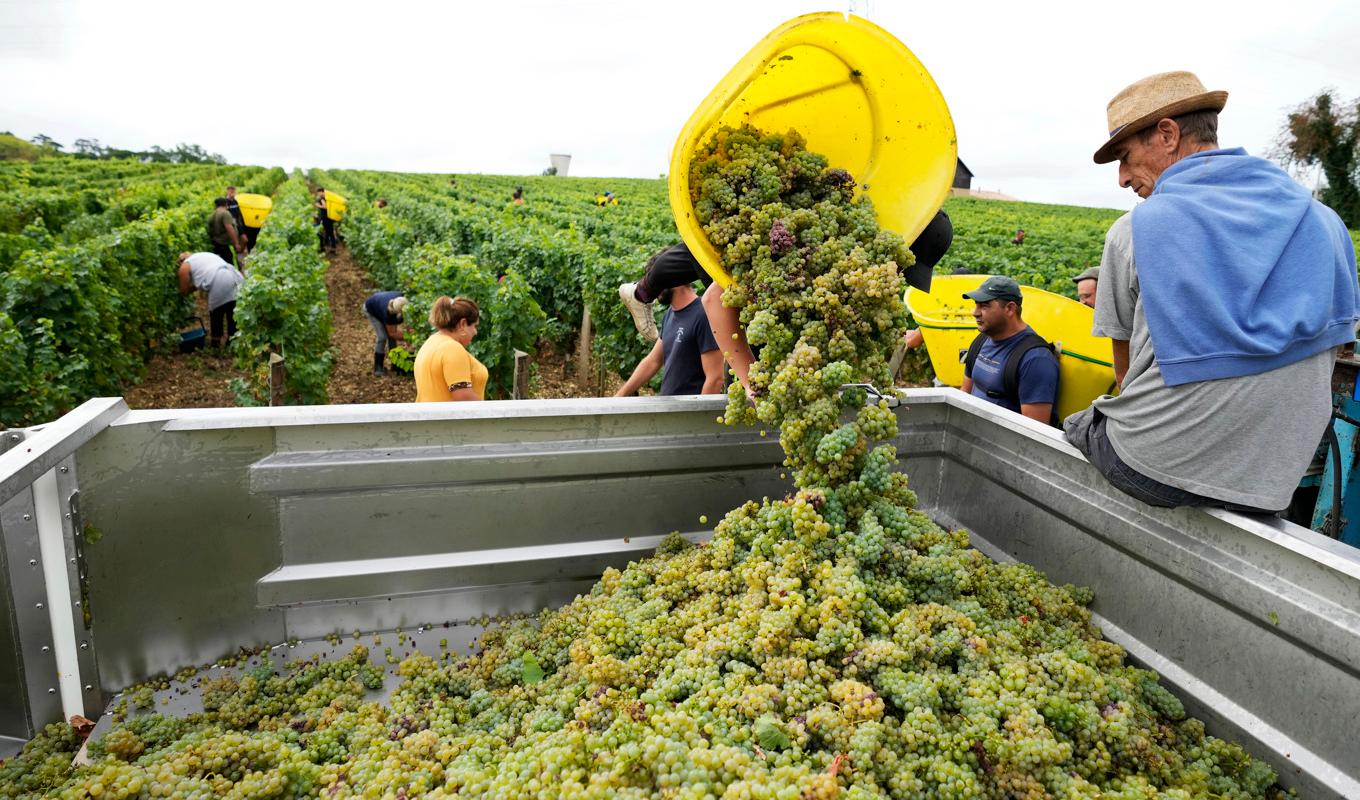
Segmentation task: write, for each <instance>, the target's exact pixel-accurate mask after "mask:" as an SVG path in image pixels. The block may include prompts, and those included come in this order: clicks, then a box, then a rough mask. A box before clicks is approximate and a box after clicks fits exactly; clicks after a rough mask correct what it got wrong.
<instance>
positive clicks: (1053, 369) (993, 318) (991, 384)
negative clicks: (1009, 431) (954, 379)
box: [960, 275, 1058, 424]
mask: <svg viewBox="0 0 1360 800" xmlns="http://www.w3.org/2000/svg"><path fill="white" fill-rule="evenodd" d="M963 296H964V297H966V298H968V299H970V300H972V301H973V302H974V304H975V305H974V307H973V319H975V320H977V326H978V332H979V333H981V334H982V335H983V336H985V337H986V339H985V340H984V341H983V342H982V347H981V349H980V350H978V354H977V358H976V360H974V361H973V363H972V365H971V366H968V365H965V367H964V378H963V386H962V387H960V388H962V389H963V391H965V392H968V393H969V394H971V395H973V396H974V397H980V398H982V399H983V400H986V401H987V402H989V403H995V404H996V405H999V406H1001V407H1002V408H1006V409H1009V410H1011V411H1014V412H1016V413H1017V414H1024V415H1025V416H1027V417H1029V418H1030V419H1034V420H1038V421H1039V422H1042V423H1044V424H1050V423H1052V421H1053V408H1054V406H1055V405H1057V402H1058V359H1057V356H1055V355H1053V351H1052V350H1051V349H1050V348H1049V347H1047V346H1046V343H1043V341H1042V340H1040V342H1039V346H1031V347H1027V348H1026V349H1025V350H1024V352H1022V353H1018V350H1019V348H1020V347H1021V346H1022V345H1025V344H1026V340H1028V339H1031V338H1037V337H1038V334H1037V333H1035V332H1034V329H1033V328H1031V327H1030V326H1029V325H1028V324H1026V322H1025V321H1024V320H1023V319H1022V318H1021V316H1020V307H1021V303H1022V299H1021V295H1020V285H1019V284H1018V283H1016V282H1015V281H1014V280H1012V279H1010V278H1007V277H1004V276H1000V275H994V276H992V277H990V278H988V279H987V280H986V281H984V282H983V284H982V285H981V286H979V287H978V288H977V289H974V290H973V291H971V292H967V293H966V294H964V295H963ZM1012 354H1018V357H1019V358H1020V364H1019V371H1018V373H1017V376H1016V377H1017V380H1016V385H1015V387H1014V391H1013V392H1012V391H1007V387H1006V381H1005V374H1006V363H1007V361H1009V360H1010V359H1011V358H1012V357H1013V356H1012Z"/></svg>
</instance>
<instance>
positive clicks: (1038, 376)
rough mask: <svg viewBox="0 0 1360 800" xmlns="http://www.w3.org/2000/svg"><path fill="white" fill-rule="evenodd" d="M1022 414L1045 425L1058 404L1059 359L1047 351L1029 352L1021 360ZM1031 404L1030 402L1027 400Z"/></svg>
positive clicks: (1020, 393)
mask: <svg viewBox="0 0 1360 800" xmlns="http://www.w3.org/2000/svg"><path fill="white" fill-rule="evenodd" d="M1019 378H1020V391H1019V395H1020V396H1019V397H1017V398H1016V399H1017V400H1019V401H1020V413H1021V414H1023V415H1025V416H1027V417H1029V418H1030V419H1032V420H1035V421H1037V422H1042V423H1044V424H1045V425H1047V424H1049V422H1051V421H1052V419H1053V406H1054V405H1056V404H1057V402H1058V359H1057V357H1056V356H1054V355H1053V354H1052V353H1050V352H1049V351H1048V350H1046V349H1044V348H1035V349H1033V350H1030V351H1029V352H1028V353H1025V355H1024V356H1022V360H1021V361H1020V375H1019ZM1027 400H1028V401H1029V402H1026V401H1027Z"/></svg>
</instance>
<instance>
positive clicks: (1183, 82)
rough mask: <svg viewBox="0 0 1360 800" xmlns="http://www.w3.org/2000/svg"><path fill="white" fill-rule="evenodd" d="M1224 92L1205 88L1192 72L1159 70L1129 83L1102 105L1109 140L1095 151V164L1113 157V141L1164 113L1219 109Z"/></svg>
mask: <svg viewBox="0 0 1360 800" xmlns="http://www.w3.org/2000/svg"><path fill="white" fill-rule="evenodd" d="M1227 102H1228V93H1227V92H1222V91H1219V92H1209V91H1205V89H1204V84H1202V83H1200V82H1199V78H1196V77H1195V74H1194V73H1193V72H1162V73H1158V74H1157V75H1149V76H1148V77H1146V78H1143V79H1142V80H1140V81H1136V82H1134V83H1131V84H1129V85H1128V86H1126V87H1125V88H1124V90H1123V91H1121V92H1120V93H1119V94H1117V95H1115V96H1114V99H1113V100H1111V101H1110V104H1109V105H1108V106H1107V107H1106V108H1105V115H1106V117H1107V119H1108V121H1109V131H1110V140H1109V141H1107V142H1106V143H1105V144H1103V145H1101V147H1100V149H1099V150H1097V151H1096V155H1095V161H1096V163H1097V164H1108V163H1109V162H1111V161H1114V160H1115V155H1114V148H1115V145H1117V144H1119V143H1120V142H1122V141H1124V140H1125V139H1128V138H1129V137H1130V136H1132V135H1134V134H1135V133H1138V132H1139V131H1141V130H1143V129H1144V128H1146V127H1148V126H1149V125H1152V124H1153V123H1155V122H1157V121H1158V120H1160V119H1163V118H1165V117H1175V116H1178V115H1180V114H1188V113H1190V112H1191V111H1206V110H1213V111H1222V110H1223V106H1224V105H1226V104H1227Z"/></svg>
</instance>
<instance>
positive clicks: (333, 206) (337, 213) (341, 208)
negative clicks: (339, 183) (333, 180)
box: [326, 189, 349, 222]
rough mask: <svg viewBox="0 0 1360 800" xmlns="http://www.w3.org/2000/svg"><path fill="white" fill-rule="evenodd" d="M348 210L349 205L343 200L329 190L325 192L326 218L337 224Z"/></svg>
mask: <svg viewBox="0 0 1360 800" xmlns="http://www.w3.org/2000/svg"><path fill="white" fill-rule="evenodd" d="M348 209H349V204H348V203H347V202H345V198H343V197H341V196H340V195H338V194H336V193H335V192H332V191H331V190H330V189H327V190H326V216H328V217H330V218H331V219H332V220H334V221H336V222H339V221H340V220H341V219H343V218H344V216H345V211H347V210H348Z"/></svg>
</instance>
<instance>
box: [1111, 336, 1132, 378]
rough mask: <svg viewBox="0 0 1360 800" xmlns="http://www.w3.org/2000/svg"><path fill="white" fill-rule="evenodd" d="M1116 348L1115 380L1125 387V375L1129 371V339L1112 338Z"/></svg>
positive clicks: (1112, 343)
mask: <svg viewBox="0 0 1360 800" xmlns="http://www.w3.org/2000/svg"><path fill="white" fill-rule="evenodd" d="M1110 344H1111V345H1113V349H1114V381H1115V383H1117V384H1119V388H1121V389H1123V388H1124V376H1125V375H1127V374H1128V372H1129V340H1128V339H1111V340H1110Z"/></svg>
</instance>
